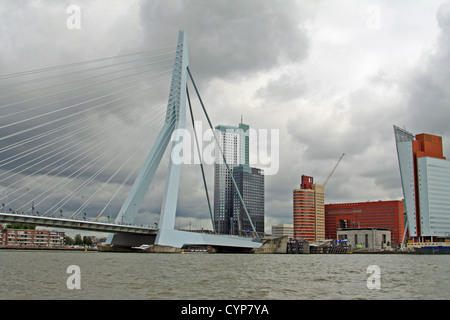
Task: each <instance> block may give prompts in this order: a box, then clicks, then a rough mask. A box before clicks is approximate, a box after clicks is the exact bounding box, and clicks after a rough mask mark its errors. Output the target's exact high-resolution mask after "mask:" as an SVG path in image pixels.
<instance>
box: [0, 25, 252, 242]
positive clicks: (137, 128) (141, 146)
mask: <svg viewBox="0 0 450 320" xmlns="http://www.w3.org/2000/svg"><path fill="white" fill-rule="evenodd" d="M174 56H175V59H174ZM188 80H190V83H191V86H193V88H194V91H195V93H196V95H197V97H198V100H199V102H200V104H201V107H202V110H203V113H204V115H205V117H206V120H207V122H208V125H209V127H210V128H211V130H213V126H212V123H211V120H210V118H209V116H208V113H207V111H206V108H205V106H204V103H203V100H202V99H201V96H200V93H199V91H198V88H197V86H196V84H195V81H194V78H193V76H192V73H191V71H190V69H189V58H188V50H187V41H186V35H185V33H184V31H180V33H179V36H178V42H177V44H176V45H174V46H170V47H165V48H159V49H154V50H150V51H145V52H139V53H134V54H127V55H121V56H115V57H109V58H102V59H95V60H89V61H84V62H78V63H72V64H66V65H62V66H56V67H50V68H42V69H37V70H32V71H24V72H18V73H14V74H8V75H4V76H0V99H1V101H0V112H1V114H0V197H1V199H2V208H1V213H0V222H15V223H23V224H35V225H41V226H51V227H59V228H72V229H83V230H92V231H103V232H110V236H109V237H108V243H109V244H110V245H112V246H121V247H131V246H139V245H141V244H156V245H163V246H173V247H178V248H181V247H183V246H185V245H211V246H222V247H239V248H259V247H261V240H260V239H259V237H257V236H256V232H255V228H254V226H253V224H252V220H251V218H250V215H249V214H248V212H247V209H246V206H245V203H244V201H243V199H242V196H241V194H240V193H239V190H238V188H237V186H236V183H235V181H234V180H233V183H234V185H235V187H236V192H237V194H238V196H239V199H240V201H241V202H242V204H243V207H244V210H245V211H246V213H247V217H248V219H249V221H250V223H251V224H252V228H253V231H254V235H255V236H254V237H253V238H252V237H250V238H249V237H236V236H227V235H218V234H214V233H212V234H208V233H194V232H186V231H181V230H177V229H176V227H175V221H176V212H177V204H178V195H179V189H180V175H181V167H182V162H180V161H179V157H180V156H182V153H183V138H184V132H185V129H186V123H187V119H186V114H187V110H186V109H187V108H186V106H187V105H188V106H189V111H190V118H191V120H192V126H193V127H195V124H194V115H193V111H192V106H191V99H190V96H189V90H188V87H189V86H188ZM194 133H195V130H194ZM196 139H197V137H196ZM169 143H171V146H170V148H168V145H169ZM196 145H197V146H198V141H197V144H196ZM217 146H218V145H217V144H216V147H217ZM219 149H220V147H219ZM148 150H150V152H148ZM198 151H199V150H198ZM220 152H221V154H222V157H223V159H224V160H225V163H226V159H225V156H224V155H223V152H222V150H220ZM165 155H167V157H164V156H165ZM165 158H167V159H165ZM164 159H165V160H164ZM162 162H167V171H166V172H165V173H161V172H160V170H158V168H159V167H161V166H160V164H161V163H162ZM227 167H228V165H227ZM200 168H201V175H202V178H203V186H204V190H205V195H206V197H205V198H206V201H205V205H206V206H207V207H208V210H209V214H210V218H211V222H212V228H213V229H214V222H213V213H212V211H211V204H210V200H209V193H208V189H207V183H206V178H205V171H204V168H203V164H202V163H200ZM228 169H230V168H229V167H228ZM231 178H232V179H234V178H233V176H232V175H231ZM154 180H156V183H157V184H158V185H157V186H154V185H153V188H152V181H154ZM162 180H165V184H164V189H163V191H162V195H159V198H158V197H157V196H158V195H157V196H156V198H157V199H156V200H155V199H153V200H152V201H153V202H151V201H150V202H149V201H148V200H146V199H147V198H148V195H147V194H148V193H150V194H151V195H152V192H148V190H149V189H150V190H152V191H154V192H157V190H160V189H161V188H159V187H160V185H161V182H160V181H162ZM181 183H182V181H181ZM124 195H126V197H125V196H124ZM149 203H152V207H153V206H154V205H153V203H158V204H159V203H160V205H161V208H160V210H159V212H158V214H159V215H158V220H157V222H156V221H155V222H153V223H152V224H151V225H148V226H142V225H141V224H139V223H138V220H139V215H138V213H139V210H141V212H142V211H143V214H144V215H145V214H147V215H149V214H154V212H153V213H152V212H150V211H155V209H154V208H152V210H150V209H149V208H146V207H145V206H147V205H148V204H149ZM143 204H144V207H143V206H142V205H143ZM119 207H120V209H118V208H119Z"/></svg>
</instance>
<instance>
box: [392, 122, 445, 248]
mask: <svg viewBox="0 0 450 320" xmlns="http://www.w3.org/2000/svg"><path fill="white" fill-rule="evenodd" d="M394 133H395V141H396V145H397V155H398V162H399V167H400V176H401V182H402V189H403V195H404V198H405V207H406V216H407V225H408V232H409V236H410V237H412V238H414V240H418V239H419V238H422V239H424V238H425V239H428V238H433V237H449V236H450V161H448V160H446V158H445V157H444V156H443V151H442V137H439V136H435V135H431V134H424V133H423V134H418V135H416V136H414V135H413V134H412V133H410V132H408V131H406V130H403V129H401V128H399V127H397V126H394ZM431 240H432V239H431Z"/></svg>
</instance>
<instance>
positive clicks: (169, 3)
mask: <svg viewBox="0 0 450 320" xmlns="http://www.w3.org/2000/svg"><path fill="white" fill-rule="evenodd" d="M69 5H77V6H79V8H80V18H81V20H80V29H69V28H67V25H66V22H67V19H68V18H69V14H67V13H66V9H67V7H68V6H69ZM180 29H184V30H186V32H187V37H188V47H189V57H190V69H191V70H192V72H193V74H194V77H195V79H196V81H197V82H198V83H197V84H198V85H199V88H200V91H201V94H202V98H203V100H204V102H205V104H206V106H207V108H208V110H209V112H210V116H211V118H212V121H213V123H214V124H215V125H217V124H227V125H237V124H238V123H239V122H240V118H241V114H242V115H243V118H244V122H245V123H247V124H249V125H250V126H251V127H252V128H254V129H256V130H259V129H268V130H271V129H278V130H279V137H280V144H279V171H278V173H277V174H276V175H271V176H266V181H265V182H266V185H265V192H266V203H265V205H266V210H265V215H266V230H267V231H269V232H270V227H271V226H272V225H274V224H277V223H292V190H293V189H294V188H298V187H299V183H300V177H301V175H302V174H305V175H310V176H313V177H314V179H315V182H317V183H323V182H324V181H325V179H326V178H327V176H328V174H329V173H330V171H331V170H332V168H333V167H334V165H335V164H336V162H337V161H338V159H339V157H340V155H341V154H342V153H344V152H345V156H344V158H343V160H342V162H341V163H340V165H339V167H338V168H337V169H336V171H335V173H334V175H333V177H332V178H331V179H330V180H329V182H328V184H327V185H326V188H325V202H326V203H339V202H360V201H368V200H370V201H377V200H397V199H401V198H402V190H401V184H400V176H399V169H398V162H397V155H396V149H395V141H394V134H393V127H392V126H393V125H394V124H395V125H398V126H400V127H403V128H406V129H407V130H408V131H410V132H412V133H414V134H418V133H423V132H425V133H431V134H436V135H441V136H443V139H444V155H447V156H448V155H449V154H448V150H449V147H450V126H449V123H450V86H449V83H450V68H449V66H450V2H449V1H444V0H416V1H407V0H398V1H392V0H384V1H382V0H371V1H365V0H322V1H320V0H319V1H306V0H299V1H291V0H280V1H276V0H252V1H250V0H244V1H241V0H240V1H237V0H228V1H223V0H221V1H219V0H190V1H189V0H147V1H145V0H141V1H139V0H130V1H125V0H116V1H114V0H101V1H81V0H70V1H53V0H48V1H43V0H42V1H33V0H29V1H17V0H0V43H1V50H0V74H8V73H12V72H17V71H23V70H30V69H37V68H42V67H47V66H53V65H60V64H65V63H71V62H76V61H84V60H88V59H95V58H99V57H105V56H114V55H119V54H125V53H132V52H137V51H142V50H149V49H154V48H161V47H164V46H167V45H172V44H175V42H176V39H177V35H178V31H179V30H180ZM272 147H273V146H272ZM183 170H184V169H183ZM195 170H198V171H195V172H196V174H193V172H194V171H190V169H187V170H185V171H184V172H185V173H184V174H183V176H182V179H184V180H182V185H183V187H182V188H181V190H180V201H179V206H180V208H179V216H180V217H181V220H182V221H181V222H179V223H180V224H183V223H187V222H188V221H190V222H191V223H192V226H195V227H197V226H202V227H206V228H210V222H209V221H208V217H209V214H208V211H207V209H206V202H205V200H204V194H202V193H201V192H199V191H198V190H199V189H196V188H192V187H191V186H192V184H193V183H194V181H195V183H198V186H199V188H201V178H200V176H199V175H198V174H199V172H200V171H199V169H197V168H196V169H195ZM208 172H209V173H210V177H209V178H208V181H209V183H210V185H211V187H210V188H211V189H210V190H212V187H213V177H212V170H211V168H210V169H209V171H208ZM196 179H198V180H196ZM155 192H157V191H155ZM210 192H211V191H210ZM148 205H150V204H148ZM117 210H118V209H117ZM144 211H145V210H144ZM152 211H154V210H152ZM187 216H189V217H190V218H185V217H187ZM153 218H154V217H152V219H153ZM140 219H141V220H142V221H146V220H147V218H144V217H142V216H141V218H140ZM150 220H151V219H150Z"/></svg>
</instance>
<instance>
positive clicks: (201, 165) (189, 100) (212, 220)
mask: <svg viewBox="0 0 450 320" xmlns="http://www.w3.org/2000/svg"><path fill="white" fill-rule="evenodd" d="M186 97H187V101H188V106H189V112H190V115H191V121H192V131H194V138H195V145H196V146H197V153H198V158H199V159H200V169H201V172H202V179H203V186H204V188H205V193H206V201H207V203H208V209H209V215H210V217H211V224H212V228H213V232H214V233H215V232H216V225H215V223H214V215H213V212H212V209H211V202H210V200H209V192H208V185H207V183H206V178H205V170H204V169H203V159H202V154H201V151H200V145H199V143H198V137H197V130H196V128H195V122H194V113H193V111H192V105H191V99H190V97H189V90H188V87H187V85H186Z"/></svg>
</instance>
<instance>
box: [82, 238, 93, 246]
mask: <svg viewBox="0 0 450 320" xmlns="http://www.w3.org/2000/svg"><path fill="white" fill-rule="evenodd" d="M83 244H84V245H86V246H92V239H91V238H90V237H83Z"/></svg>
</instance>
